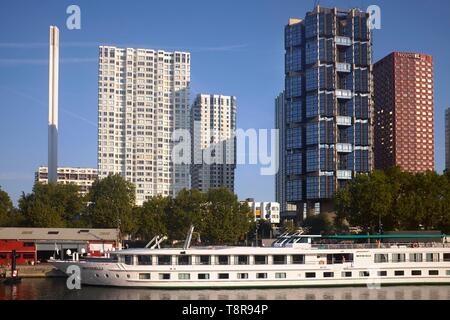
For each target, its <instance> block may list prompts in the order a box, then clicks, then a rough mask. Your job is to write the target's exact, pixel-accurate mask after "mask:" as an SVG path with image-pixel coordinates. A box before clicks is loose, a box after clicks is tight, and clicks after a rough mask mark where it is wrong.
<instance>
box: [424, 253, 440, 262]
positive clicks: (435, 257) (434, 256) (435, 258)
mask: <svg viewBox="0 0 450 320" xmlns="http://www.w3.org/2000/svg"><path fill="white" fill-rule="evenodd" d="M426 256H427V262H439V253H427V255H426Z"/></svg>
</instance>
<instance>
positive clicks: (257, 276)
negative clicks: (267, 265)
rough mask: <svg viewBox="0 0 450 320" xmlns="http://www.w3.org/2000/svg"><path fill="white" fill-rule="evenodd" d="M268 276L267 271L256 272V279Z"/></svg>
mask: <svg viewBox="0 0 450 320" xmlns="http://www.w3.org/2000/svg"><path fill="white" fill-rule="evenodd" d="M266 278H267V273H257V274H256V279H266Z"/></svg>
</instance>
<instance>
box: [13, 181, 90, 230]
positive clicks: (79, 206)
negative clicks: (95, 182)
mask: <svg viewBox="0 0 450 320" xmlns="http://www.w3.org/2000/svg"><path fill="white" fill-rule="evenodd" d="M78 191H79V188H78V186H76V185H73V184H67V185H63V184H53V183H50V184H42V183H39V182H37V183H36V184H35V185H34V187H33V191H32V193H30V194H25V193H22V196H21V198H20V199H19V209H20V212H21V213H22V215H23V218H24V219H25V224H26V225H28V226H32V227H55V228H56V227H71V226H72V224H73V223H74V221H76V219H77V218H78V217H79V215H80V214H81V212H82V211H83V210H84V208H85V206H86V203H85V200H84V199H83V197H82V196H81V195H80V194H79V193H78Z"/></svg>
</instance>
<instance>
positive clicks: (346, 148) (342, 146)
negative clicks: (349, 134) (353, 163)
mask: <svg viewBox="0 0 450 320" xmlns="http://www.w3.org/2000/svg"><path fill="white" fill-rule="evenodd" d="M336 150H337V152H342V153H350V152H352V151H353V147H352V145H351V143H337V144H336Z"/></svg>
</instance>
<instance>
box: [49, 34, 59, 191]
mask: <svg viewBox="0 0 450 320" xmlns="http://www.w3.org/2000/svg"><path fill="white" fill-rule="evenodd" d="M58 72H59V29H58V28H57V27H55V26H50V56H49V81H48V181H49V182H50V183H57V181H58V80H59V79H58Z"/></svg>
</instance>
